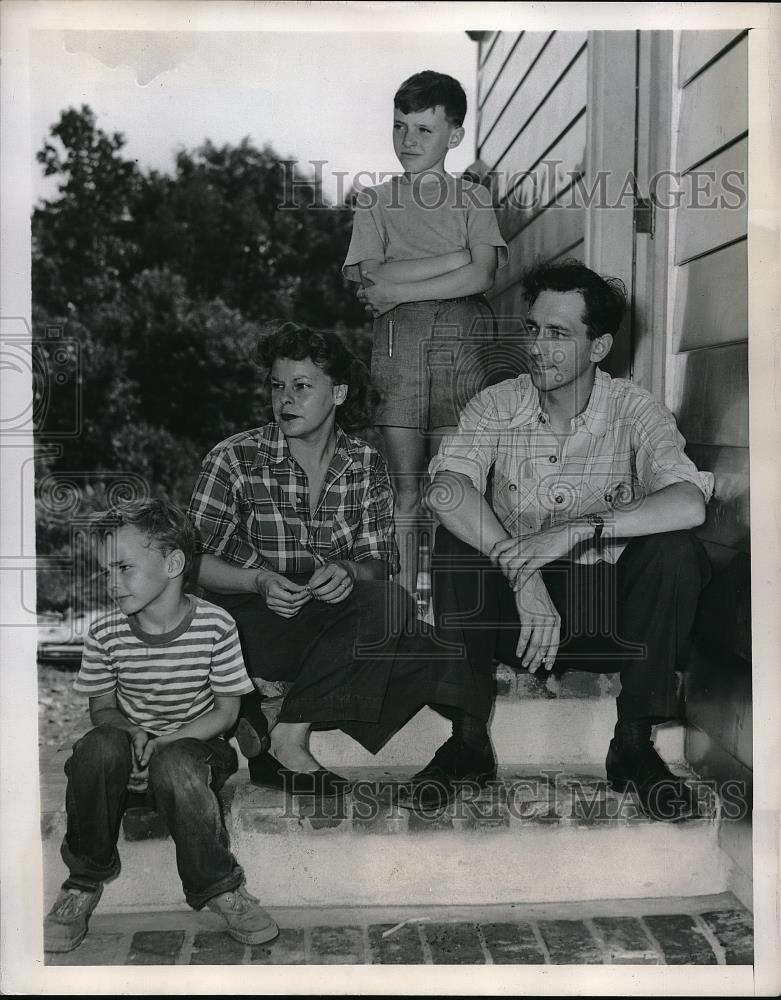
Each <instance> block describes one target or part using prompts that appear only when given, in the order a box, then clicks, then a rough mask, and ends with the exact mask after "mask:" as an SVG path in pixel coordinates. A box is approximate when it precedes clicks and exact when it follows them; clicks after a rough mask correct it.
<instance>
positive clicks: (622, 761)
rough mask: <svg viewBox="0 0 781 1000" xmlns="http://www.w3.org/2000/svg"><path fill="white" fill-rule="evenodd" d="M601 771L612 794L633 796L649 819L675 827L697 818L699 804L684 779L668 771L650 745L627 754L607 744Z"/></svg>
mask: <svg viewBox="0 0 781 1000" xmlns="http://www.w3.org/2000/svg"><path fill="white" fill-rule="evenodd" d="M605 770H606V771H607V780H608V784H609V785H610V787H611V788H612V789H613V790H614V791H616V792H623V791H626V790H629V791H634V792H636V793H637V798H638V801H639V803H640V808H641V809H642V811H643V812H644V813H645V815H646V816H648V817H649V818H650V819H655V820H660V821H662V822H667V823H675V822H679V821H680V820H684V819H696V818H697V817H698V816H699V815H700V811H699V804H698V802H697V799H696V797H695V795H694V794H693V793H692V790H691V788H689V787H688V785H687V784H686V779H685V778H681V777H679V776H678V775H676V774H673V773H672V771H670V770H669V768H668V767H667V766H666V764H665V763H664V761H663V760H662V758H661V757H660V756H659V754H658V753H657V752H656V750H654V747H653V744H652V743H647V744H646V745H645V746H644V747H642V749H640V750H635V749H632V750H627V749H623V748H621V747H619V746H617V745H616V741H615V740H611V741H610V747H609V748H608V751H607V758H606V760H605Z"/></svg>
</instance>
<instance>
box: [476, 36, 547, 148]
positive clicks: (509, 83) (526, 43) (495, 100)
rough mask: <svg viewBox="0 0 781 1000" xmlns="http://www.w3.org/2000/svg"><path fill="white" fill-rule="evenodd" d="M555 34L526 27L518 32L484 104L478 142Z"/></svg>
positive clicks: (492, 124) (483, 137)
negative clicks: (520, 33)
mask: <svg viewBox="0 0 781 1000" xmlns="http://www.w3.org/2000/svg"><path fill="white" fill-rule="evenodd" d="M551 37H552V33H551V32H546V31H525V32H524V33H523V34H522V35H519V36H517V40H516V42H515V44H514V46H513V47H512V48H511V49H510V51H509V53H508V55H507V62H506V63H505V65H504V66H503V67H502V69H501V72H500V73H499V74H498V76H497V77H496V79H495V81H494V84H493V86H492V87H491V90H490V92H489V93H487V94H486V98H485V101H484V103H483V104H482V105H481V106H480V128H479V131H478V140H477V141H478V143H483V142H484V141H485V138H486V136H487V135H488V133H489V132H490V130H491V129H492V128H493V127H494V125H495V124H496V120H497V119H498V117H499V115H500V114H501V113H502V111H503V110H504V106H505V105H506V104H507V102H508V101H509V100H510V98H511V97H512V96H513V94H514V93H515V91H516V90H517V89H518V88H519V87H520V86H521V82H522V81H523V78H524V77H525V76H526V74H527V73H528V72H529V70H530V69H531V67H532V65H533V63H534V60H535V59H536V58H537V57H538V55H539V54H540V52H541V51H542V49H543V47H544V46H545V44H546V43H547V42H548V40H549V39H550V38H551Z"/></svg>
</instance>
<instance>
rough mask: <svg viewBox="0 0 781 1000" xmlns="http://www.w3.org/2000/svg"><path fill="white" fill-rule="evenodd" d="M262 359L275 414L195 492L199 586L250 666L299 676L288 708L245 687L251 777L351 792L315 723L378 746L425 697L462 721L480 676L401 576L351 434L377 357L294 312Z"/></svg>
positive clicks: (367, 458)
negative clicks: (448, 643)
mask: <svg viewBox="0 0 781 1000" xmlns="http://www.w3.org/2000/svg"><path fill="white" fill-rule="evenodd" d="M259 357H260V361H261V364H262V365H263V367H264V368H266V369H267V370H268V372H269V381H270V386H271V405H272V411H273V416H274V419H273V420H272V421H271V422H270V423H268V424H266V425H265V426H262V427H258V428H255V429H253V430H249V431H244V432H242V433H240V434H235V435H234V436H233V437H231V438H228V439H227V440H226V441H223V442H221V443H220V444H218V445H217V446H216V447H215V448H213V449H212V450H211V451H210V452H209V454H208V455H207V456H206V458H205V460H204V462H203V466H202V469H201V473H200V477H199V479H198V482H197V484H196V486H195V490H194V493H193V498H192V501H191V504H190V515H191V517H192V519H193V521H194V522H195V525H196V527H197V528H198V530H199V532H200V535H201V541H202V555H201V559H200V570H199V582H200V584H201V585H202V586H203V587H205V588H206V589H207V591H208V596H209V599H210V600H212V601H214V602H215V603H217V604H220V605H222V607H224V608H225V609H226V610H228V611H229V612H230V614H231V615H232V616H233V617H234V618H235V620H236V622H237V624H238V629H239V635H240V638H241V642H242V648H243V652H244V659H245V663H246V667H247V671H248V673H249V674H250V676H251V677H253V678H256V679H263V681H265V682H286V685H287V693H286V695H285V697H284V701H283V703H282V707H281V711H280V712H279V714H278V716H277V717H276V718H273V716H272V713H267V715H264V713H263V710H262V703H261V699H260V696H259V695H258V693H257V692H256V693H254V694H253V695H250V696H246V697H245V699H244V702H243V706H242V717H241V719H240V723H239V729H238V731H237V736H238V738H239V745H240V747H241V749H242V752H243V753H244V754H245V755H246V756H247V757H248V758H249V768H250V776H251V778H252V780H253V781H254V782H255V783H256V784H259V785H268V786H271V787H287V788H289V789H291V790H292V791H293V792H310V793H314V794H317V795H320V796H328V795H338V794H341V792H343V791H344V788H345V781H344V779H341V778H340V777H339V776H338V775H335V774H334V773H333V772H331V771H329V770H328V769H326V768H324V767H323V766H322V765H321V764H320V762H319V761H318V760H316V759H315V758H314V757H313V756H312V754H311V753H310V750H309V733H310V731H311V728H312V726H313V725H316V726H317V727H318V728H340V729H342V730H343V731H344V732H346V733H348V734H349V735H351V736H352V737H354V738H355V739H356V740H358V741H359V742H360V743H362V744H363V746H365V747H366V748H367V749H368V750H369V751H371V752H372V753H376V752H377V750H379V749H380V747H381V746H382V745H383V744H384V743H385V742H386V741H387V740H388V739H389V738H390V736H391V735H393V733H394V732H396V731H397V730H398V729H399V728H400V727H401V726H403V725H404V724H405V723H406V722H407V721H408V720H409V719H410V718H411V717H412V716H413V715H414V714H415V713H416V712H417V711H418V710H419V709H420V708H422V707H423V706H424V705H426V704H429V705H432V706H434V707H435V708H437V709H438V710H440V711H441V712H442V713H443V714H446V715H448V716H449V717H451V718H459V719H460V718H462V717H465V714H464V713H465V712H467V711H468V710H469V706H470V701H471V697H472V694H473V687H472V683H471V678H469V677H467V678H466V680H465V678H464V671H467V672H468V670H469V668H468V666H466V661H465V660H464V659H463V658H461V657H458V656H455V657H453V656H450V655H448V654H447V651H445V655H443V646H442V644H441V643H437V642H436V641H435V639H434V637H433V636H432V635H431V634H430V632H428V631H424V630H423V627H422V626H421V625H420V624H419V623H418V622H417V621H416V614H415V606H414V603H413V601H412V599H411V598H410V597H409V595H408V594H407V593H406V591H404V590H403V589H402V588H401V587H400V586H398V585H397V584H395V583H393V582H392V581H391V577H392V575H393V573H394V572H396V570H397V566H398V553H397V549H396V543H395V540H394V524H393V493H392V489H391V483H390V479H389V476H388V470H387V468H386V465H385V461H384V459H383V458H382V456H381V455H380V454H379V452H377V451H376V450H375V449H374V448H372V447H371V446H370V445H369V444H368V443H367V442H365V441H363V440H362V439H360V438H358V437H355V436H353V435H352V433H351V432H352V431H353V430H355V429H358V428H361V427H366V426H368V425H369V424H370V422H371V415H370V403H371V387H370V382H369V375H368V372H367V370H366V367H365V366H364V365H363V364H362V363H361V362H360V361H359V360H358V359H357V358H356V357H355V356H354V355H352V354H351V353H350V351H349V350H348V349H347V348H346V347H345V345H344V344H343V342H342V341H341V340H340V338H339V337H338V336H337V335H336V334H333V333H327V332H316V331H313V330H310V329H307V328H302V327H298V326H296V325H294V324H292V323H285V324H283V325H282V326H281V327H280V328H279V329H278V330H277V331H276V332H275V333H273V334H272V335H270V336H268V337H266V338H264V339H263V340H262V341H261V344H260V348H259ZM456 652H458V651H456ZM259 686H261V687H262V684H261V685H259ZM267 716H268V717H267ZM271 722H273V723H274V724H273V726H272V725H271V724H270V723H271ZM452 777H454V778H458V777H460V775H453V776H452ZM466 777H469V778H473V777H474V776H473V775H471V774H470V775H467V776H466Z"/></svg>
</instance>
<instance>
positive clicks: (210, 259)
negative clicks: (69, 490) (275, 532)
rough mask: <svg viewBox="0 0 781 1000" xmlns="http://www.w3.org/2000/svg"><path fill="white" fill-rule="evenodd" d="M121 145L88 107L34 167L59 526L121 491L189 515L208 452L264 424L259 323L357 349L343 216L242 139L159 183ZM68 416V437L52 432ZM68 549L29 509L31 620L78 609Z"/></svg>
mask: <svg viewBox="0 0 781 1000" xmlns="http://www.w3.org/2000/svg"><path fill="white" fill-rule="evenodd" d="M124 146H125V138H124V136H122V135H121V134H120V133H114V134H113V135H108V134H106V133H104V132H103V131H102V130H101V129H100V128H99V127H98V125H97V121H96V118H95V115H94V114H93V112H92V111H91V109H90V108H89V107H87V106H86V105H83V106H82V107H81V109H79V110H76V109H73V108H70V109H68V110H66V111H64V112H63V113H62V115H61V116H60V120H59V121H58V122H57V123H56V124H55V125H53V126H52V128H51V135H50V140H49V141H47V142H46V143H45V144H44V146H43V148H42V149H41V150H40V151H39V153H38V154H37V159H38V161H39V163H40V164H41V165H42V167H43V171H44V174H46V175H47V176H55V177H56V178H57V179H58V181H59V184H58V193H57V197H55V198H52V199H50V200H44V201H42V202H41V204H40V205H39V206H38V207H36V208H35V210H34V212H33V218H32V231H33V270H32V276H33V307H34V308H33V339H34V346H35V349H36V350H37V351H38V352H39V354H40V357H41V358H42V359H43V360H42V364H41V365H40V366H39V367H40V372H41V373H40V377H39V378H38V379H37V380H36V387H35V388H36V412H37V427H36V430H37V438H38V442H37V443H38V453H37V470H36V472H37V476H38V480H39V482H44V481H45V482H55V481H57V480H58V479H59V480H69V481H72V482H73V483H75V484H77V488H78V491H79V494H80V496H79V504H78V508H79V509H78V512H77V513H74V512H73V511H70V512H69V516H70V519H71V522H72V521H73V518H74V517H75V519H76V520H77V521H78V520H79V519H80V518H81V515H82V514H86V513H88V512H89V510H94V509H98V507H99V506H100V505H101V503H103V502H105V499H106V490H110V489H112V488H113V487H112V484H113V485H116V483H117V482H120V481H121V480H122V478H123V477H125V479H127V478H128V477H129V478H131V479H133V481H134V482H135V481H137V480H138V477H140V480H141V481H143V482H144V483H145V488H146V489H148V490H149V492H152V493H161V492H162V493H165V494H167V495H168V496H170V497H171V498H172V499H174V500H176V501H177V502H179V503H182V504H186V503H187V501H188V499H189V494H190V490H191V488H192V484H193V481H194V478H195V476H196V475H197V471H198V467H199V464H200V460H201V458H202V457H203V455H204V454H205V453H206V452H207V451H208V450H209V449H210V448H211V447H212V446H213V445H214V444H216V443H217V442H218V441H220V440H222V439H223V438H225V437H228V436H229V435H231V434H234V433H236V432H237V431H239V430H242V429H245V428H247V427H251V426H256V425H257V424H260V423H262V422H263V420H264V419H267V415H268V394H267V389H266V386H265V382H264V380H263V379H261V377H260V373H259V371H258V369H257V367H256V365H255V362H254V353H255V347H256V344H257V339H258V336H259V335H261V334H262V329H263V324H264V323H265V322H267V321H270V320H273V319H278V318H285V319H291V320H293V321H295V322H300V323H304V324H307V325H310V326H314V327H317V328H326V327H328V328H332V329H336V330H338V331H339V332H340V333H341V335H342V336H343V337H344V338H345V340H346V342H347V343H348V344H349V346H350V347H351V348H352V349H353V350H355V351H356V353H358V354H359V356H361V357H363V359H364V360H366V361H368V357H369V351H370V347H369V334H368V331H367V329H366V317H365V315H364V313H363V310H362V308H361V307H360V305H359V304H358V302H357V301H356V299H355V295H354V291H353V289H352V288H351V287H350V286H349V285H348V283H347V282H345V281H344V279H343V278H342V276H341V262H342V260H343V259H344V255H345V252H346V248H347V244H348V242H349V235H350V226H351V212H350V209H349V207H348V206H347V205H342V206H326V205H325V204H324V202H323V197H322V193H321V192H320V190H319V188H318V187H317V186H316V185H315V184H313V183H306V182H305V181H304V180H303V179H302V178H300V177H295V178H294V177H293V176H292V174H291V173H290V170H291V165H289V164H286V163H285V162H284V161H282V160H281V159H280V158H279V157H278V156H277V154H276V153H275V152H274V151H273V149H271V148H270V147H269V146H265V147H264V148H263V149H257V148H256V147H255V146H254V145H253V144H252V143H251V142H250V141H249V140H248V139H244V140H243V141H242V142H241V143H240V144H239V145H237V146H223V147H221V148H218V147H216V146H214V145H213V144H212V143H211V142H208V141H207V142H205V143H204V144H203V145H202V146H200V147H199V148H198V149H195V150H192V151H187V150H180V151H179V152H178V153H177V155H176V165H175V170H174V172H173V174H172V175H170V176H169V175H167V174H163V173H160V172H157V171H149V172H144V171H142V170H140V169H139V168H138V166H137V165H136V163H135V162H134V161H133V160H130V159H126V158H125V157H124V155H123V148H124ZM294 180H295V184H293V183H292V181H294ZM63 358H66V362H63V360H62V359H63ZM57 359H59V360H57ZM64 363H65V364H66V366H70V369H71V371H70V377H69V378H63V379H61V380H60V379H59V376H58V375H57V372H58V371H59V369H58V367H57V366H58V364H59V365H60V368H62V366H63V364H64ZM78 401H80V404H81V405H80V407H79V406H78V405H77V402H78ZM74 420H75V421H76V429H77V433H75V434H72V435H71V436H67V437H60V436H58V435H61V434H62V433H63V432H65V431H66V430H67V428H68V427H70V426H71V425H73V424H74ZM52 441H56V444H57V448H56V449H54V450H51V449H49V450H47V447H48V444H49V443H50V442H52ZM47 477H48V478H47ZM72 547H73V546H72V538H71V531H70V527H69V519H68V517H65V516H63V514H62V513H61V512H58V511H57V509H56V505H55V508H51V507H46V504H44V503H41V502H40V498H39V504H38V548H39V552H40V553H41V554H42V555H43V556H44V559H43V560H42V563H43V567H44V574H43V575H44V577H45V579H43V578H42V579H41V580H40V582H39V604H40V606H41V607H62V606H63V605H67V604H73V603H74V602H75V600H76V596H75V594H74V593H73V588H72V587H69V585H68V584H67V579H68V574H67V569H66V568H65V569H64V568H63V567H66V566H67V561H68V558H71V557H72V556H73V552H72V551H71V550H72ZM47 558H48V559H49V566H48V569H47V568H46V559H47ZM57 567H59V568H57Z"/></svg>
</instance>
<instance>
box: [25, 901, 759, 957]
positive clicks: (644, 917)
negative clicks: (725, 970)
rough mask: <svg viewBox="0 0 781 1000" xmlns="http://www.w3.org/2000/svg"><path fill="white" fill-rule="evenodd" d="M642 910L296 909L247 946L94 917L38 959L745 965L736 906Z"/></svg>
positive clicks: (189, 920)
mask: <svg viewBox="0 0 781 1000" xmlns="http://www.w3.org/2000/svg"><path fill="white" fill-rule="evenodd" d="M709 898H712V897H709ZM729 898H730V899H732V898H734V897H729ZM645 902H647V901H643V900H635V901H631V902H629V903H627V904H626V905H625V906H624V909H625V910H626V908H627V906H629V907H630V908H631V909H634V910H635V911H636V915H622V914H618V915H615V916H611V915H609V914H606V913H605V912H604V911H605V907H606V906H609V905H610V904H606V903H605V904H602V905H601V912H598V913H596V914H595V915H593V916H586V915H584V907H586V908H587V906H588V904H560V905H559V912H562V913H563V912H566V908H567V905H570V906H575V905H577V906H578V907H579V912H580V914H581V915H580V916H579V917H578V918H577V919H559V918H555V917H550V918H547V917H539V918H529V919H521V918H519V917H518V916H517V914H516V913H515V912H514V910H513V908H512V907H506V908H504V912H503V913H502V914H500V916H501V917H502V919H498V918H497V917H496V916H491V915H486V914H485V912H484V911H482V910H480V911H479V912H478V913H476V915H475V918H474V919H468V918H465V917H464V915H463V911H464V908H461V910H460V911H459V916H458V917H457V918H455V919H447V913H446V912H444V913H443V910H442V908H439V909H438V910H437V912H436V914H435V915H434V916H430V915H427V914H426V913H425V912H424V911H423V910H422V909H420V908H418V909H417V910H416V911H415V915H414V916H412V917H407V918H406V919H404V920H401V921H399V922H397V923H395V924H394V923H391V922H389V921H388V920H387V919H386V920H375V919H374V913H373V910H372V908H367V909H361V908H355V909H354V910H351V911H348V912H347V914H346V915H345V913H344V912H341V915H340V916H338V917H337V919H336V920H334V921H325V920H324V919H323V918H324V916H325V915H324V914H322V913H315V915H314V916H313V917H311V920H312V921H313V922H312V923H310V924H309V925H306V926H291V925H292V924H294V923H295V922H296V917H297V919H299V920H300V919H301V917H302V913H301V911H299V912H298V914H297V915H296V917H294V918H290V919H289V921H286V920H285V919H284V918H283V917H282V916H277V920H278V922H279V924H280V928H281V933H280V935H279V937H278V938H277V939H276V940H275V941H271V942H269V943H268V944H263V945H253V946H245V945H242V944H239V943H238V942H237V941H234V940H233V938H231V937H230V936H229V935H228V934H227V933H226V932H225V931H224V930H221V929H219V925H218V923H217V922H216V921H218V918H216V917H214V916H213V915H211V914H208V915H206V914H194V913H192V912H188V911H183V912H182V913H181V914H180V913H171V912H166V913H142V914H135V915H133V916H130V915H117V916H115V915H112V914H103V915H100V916H99V915H97V914H96V915H95V916H94V917H93V926H92V930H91V932H90V933H89V934H88V935H87V938H86V940H85V941H84V943H83V944H82V945H81V946H80V947H79V948H78V949H76V951H74V952H70V953H69V954H66V955H52V954H48V955H46V956H45V957H46V964H47V965H67V966H76V965H83V966H90V965H356V964H358V965H372V964H373V965H486V964H492V965H515V964H517V965H576V964H577V965H581V964H601V965H611V964H636V965H748V964H751V962H752V959H753V923H752V918H751V914H750V913H748V912H747V911H746V910H744V909H743V908H742V907H740V905H739V904H738V903H737V902H735V903H734V905H732V904H730V905H727V906H720V907H718V908H709V909H702V910H700V911H699V912H689V913H687V912H669V913H666V912H660V910H659V905H658V904H657V905H656V907H655V908H654V912H652V913H643V905H644V903H645ZM673 902H677V903H678V906H679V907H680V909H683V908H684V907H685V905H686V901H685V900H683V901H681V900H678V901H673ZM614 908H615V909H618V907H614ZM303 916H304V917H305V918H306V917H307V915H306V914H303ZM338 920H341V921H342V922H337V921H338ZM177 925H178V926H177ZM139 928H143V929H139Z"/></svg>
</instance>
